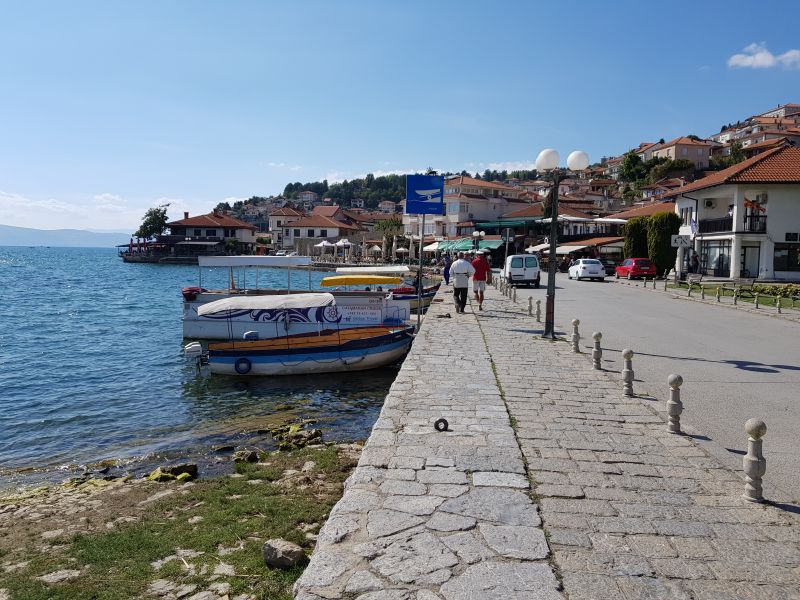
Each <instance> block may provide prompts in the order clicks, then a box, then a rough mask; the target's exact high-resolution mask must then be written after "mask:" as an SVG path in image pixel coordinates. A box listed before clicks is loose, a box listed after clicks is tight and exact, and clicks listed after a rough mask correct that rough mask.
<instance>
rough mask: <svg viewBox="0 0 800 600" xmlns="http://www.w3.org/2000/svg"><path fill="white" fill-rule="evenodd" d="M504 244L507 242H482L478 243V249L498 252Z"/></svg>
mask: <svg viewBox="0 0 800 600" xmlns="http://www.w3.org/2000/svg"><path fill="white" fill-rule="evenodd" d="M504 243H505V242H504V241H503V240H481V241H480V242H478V248H479V249H481V250H496V249H497V248H500V247H501V246H502V245H503V244H504Z"/></svg>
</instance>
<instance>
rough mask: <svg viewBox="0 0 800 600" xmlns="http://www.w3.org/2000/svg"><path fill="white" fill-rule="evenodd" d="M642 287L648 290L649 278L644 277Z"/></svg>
mask: <svg viewBox="0 0 800 600" xmlns="http://www.w3.org/2000/svg"><path fill="white" fill-rule="evenodd" d="M642 285H643V286H644V289H647V277H642Z"/></svg>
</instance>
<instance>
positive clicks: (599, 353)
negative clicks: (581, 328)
mask: <svg viewBox="0 0 800 600" xmlns="http://www.w3.org/2000/svg"><path fill="white" fill-rule="evenodd" d="M592 339H593V340H594V348H593V349H592V361H593V362H594V368H595V369H597V370H598V371H600V370H602V369H603V365H602V362H601V361H602V360H603V349H602V348H601V347H600V340H602V339H603V334H602V333H600V332H599V331H595V332H594V333H593V334H592Z"/></svg>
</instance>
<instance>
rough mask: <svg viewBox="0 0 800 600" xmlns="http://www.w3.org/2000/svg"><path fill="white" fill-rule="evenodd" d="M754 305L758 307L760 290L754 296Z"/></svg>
mask: <svg viewBox="0 0 800 600" xmlns="http://www.w3.org/2000/svg"><path fill="white" fill-rule="evenodd" d="M753 306H755V307H756V308H758V292H756V293H755V296H754V298H753Z"/></svg>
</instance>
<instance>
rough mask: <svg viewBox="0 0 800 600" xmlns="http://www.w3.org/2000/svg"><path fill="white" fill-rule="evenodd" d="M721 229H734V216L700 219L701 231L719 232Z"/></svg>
mask: <svg viewBox="0 0 800 600" xmlns="http://www.w3.org/2000/svg"><path fill="white" fill-rule="evenodd" d="M720 231H733V217H725V218H724V219H700V233H718V232H720Z"/></svg>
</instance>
